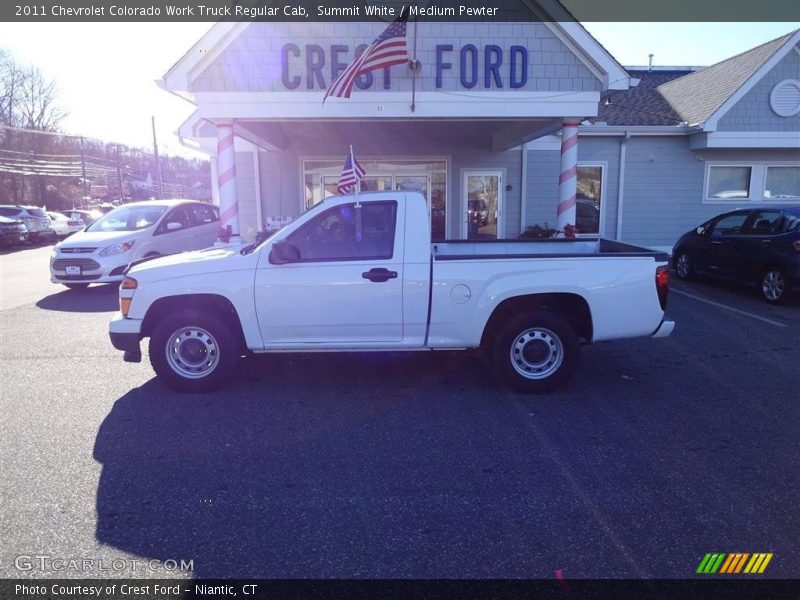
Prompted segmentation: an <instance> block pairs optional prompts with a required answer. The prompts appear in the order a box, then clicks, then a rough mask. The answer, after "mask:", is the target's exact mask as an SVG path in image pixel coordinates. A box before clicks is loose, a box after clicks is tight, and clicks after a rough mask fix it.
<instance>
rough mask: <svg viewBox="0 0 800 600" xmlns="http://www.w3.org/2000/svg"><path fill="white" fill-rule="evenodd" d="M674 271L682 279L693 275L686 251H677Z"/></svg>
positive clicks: (692, 268)
mask: <svg viewBox="0 0 800 600" xmlns="http://www.w3.org/2000/svg"><path fill="white" fill-rule="evenodd" d="M675 273H676V275H677V276H678V277H679V278H680V279H683V280H684V281H685V280H688V279H691V278H692V275H694V267H693V266H692V262H691V260H690V259H689V255H688V254H686V252H678V254H677V255H676V256H675Z"/></svg>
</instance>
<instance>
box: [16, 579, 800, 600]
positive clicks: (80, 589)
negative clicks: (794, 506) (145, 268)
mask: <svg viewBox="0 0 800 600" xmlns="http://www.w3.org/2000/svg"><path fill="white" fill-rule="evenodd" d="M798 597H800V582H799V581H798V580H785V579H783V580H781V579H755V578H747V579H745V578H736V579H733V578H731V579H722V578H720V579H716V578H712V579H705V578H702V577H698V578H697V579H657V580H633V579H599V580H598V579H576V580H555V579H553V580H463V579H459V580H456V579H439V580H413V579H389V580H380V579H370V580H363V579H361V580H359V579H334V580H315V579H289V580H279V579H259V580H251V581H248V580H238V579H237V580H232V579H231V580H228V579H218V580H153V579H135V580H131V579H97V580H91V579H88V580H87V579H83V580H81V579H59V580H56V579H24V580H19V579H17V580H9V579H6V580H0V598H2V599H3V600H12V599H13V600H56V599H57V600H88V599H89V598H98V599H100V600H184V599H186V600H201V599H211V598H215V599H218V598H231V599H233V598H238V599H239V600H242V599H244V600H249V599H253V600H267V599H269V600H382V599H389V600H394V599H397V600H401V599H402V600H423V599H424V600H433V599H437V600H438V599H442V600H486V599H492V600H523V599H524V600H532V599H535V598H553V599H557V600H594V599H598V600H600V599H607V598H614V599H617V600H628V599H631V600H633V599H636V600H662V599H663V600H683V599H687V600H688V599H692V600H701V599H705V598H709V599H711V598H713V599H715V600H716V599H721V598H724V599H726V600H740V599H741V600H766V599H769V600H797V598H798Z"/></svg>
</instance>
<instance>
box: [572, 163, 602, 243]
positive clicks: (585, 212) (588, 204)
mask: <svg viewBox="0 0 800 600" xmlns="http://www.w3.org/2000/svg"><path fill="white" fill-rule="evenodd" d="M602 196H603V167H602V165H578V183H577V193H576V196H575V227H577V228H578V233H579V234H591V235H599V234H600V203H601V199H602Z"/></svg>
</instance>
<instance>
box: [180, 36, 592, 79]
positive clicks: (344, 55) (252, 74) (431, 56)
mask: <svg viewBox="0 0 800 600" xmlns="http://www.w3.org/2000/svg"><path fill="white" fill-rule="evenodd" d="M385 27H386V24H384V23H380V22H354V23H319V22H315V23H269V22H254V23H251V24H249V25H248V27H247V28H246V29H244V31H242V33H241V34H240V35H239V36H238V37H237V38H236V39H235V40H233V41H232V42H231V44H230V45H229V46H228V47H227V48H226V49H225V50H224V51H223V52H222V54H221V55H220V56H219V57H217V59H216V60H215V61H214V62H213V63H212V64H211V65H209V66H208V67H207V68H206V69H205V71H203V73H201V74H200V76H199V77H198V78H197V79H195V81H194V82H193V83H192V86H191V88H192V91H195V92H282V91H288V90H287V89H286V87H285V86H284V84H283V81H282V66H281V48H282V47H283V46H284V44H286V43H293V44H296V45H297V46H298V48H299V50H300V56H298V57H295V56H291V57H290V59H289V65H290V69H291V75H292V76H294V75H299V76H301V82H300V85H299V87H297V88H296V91H308V90H309V89H321V86H320V85H319V82H317V81H312V82H311V84H312V86H313V87H312V88H309V83H310V82H309V79H308V78H307V77H306V46H307V45H317V46H320V47H321V48H322V49H323V50H324V55H325V64H324V66H323V68H322V71H321V73H322V75H323V80H324V81H323V83H324V86H325V87H327V86H328V85H330V83H331V81H332V79H333V75H332V68H331V63H332V59H331V46H336V45H346V46H348V47H349V50H348V51H346V52H344V51H343V52H341V53H340V54H338V61H339V62H340V63H344V65H346V64H348V63H350V62H351V61H352V60H353V59H354V57H355V49H356V47H357V46H359V45H360V44H370V43H371V42H372V41H373V40H374V39H375V37H376V36H377V35H379V34H380V32H381V31H382V30H383V29H384V28H385ZM412 27H413V26H412ZM417 27H418V34H417V36H418V39H417V56H418V58H419V60H420V62H421V64H422V67H421V71H420V72H419V73H418V76H417V90H419V91H436V90H437V89H440V90H443V91H454V90H461V91H463V90H464V87H462V85H461V83H460V69H459V61H460V49H461V47H462V46H463V45H464V44H474V45H475V46H476V47H477V49H478V52H479V60H478V62H479V64H480V65H481V68H479V69H478V82H477V84H476V85H475V87H474V88H473V90H475V91H480V90H483V89H485V88H484V73H483V68H482V65H483V57H484V47H485V46H486V45H490V44H496V45H498V46H500V47H501V48H502V49H503V53H504V54H503V62H502V64H501V66H500V74H501V79H502V83H503V87H502V91H505V92H508V93H514V92H520V91H528V92H530V91H552V90H560V91H600V90H601V89H602V82H601V81H600V80H599V79H598V78H597V77H595V76H594V75H593V74H592V72H591V71H589V69H587V68H586V66H585V65H584V64H583V63H581V62H580V61H579V60H578V59H577V58H576V57H575V55H574V54H572V52H571V51H570V50H569V49H568V48H567V47H566V46H565V45H564V44H563V43H562V42H561V41H560V40H558V39H557V38H556V37H555V36H554V35H553V33H552V32H551V31H550V30H549V29H548V28H547V26H545V25H543V24H542V23H444V22H442V23H439V22H426V21H421V22H419V23H418V24H417ZM409 36H410V34H409ZM409 44H410V42H409ZM438 44H450V45H452V46H453V51H452V52H448V53H446V54H444V55H443V57H444V62H449V63H451V64H452V68H450V69H443V70H442V87H441V88H436V46H437V45H438ZM512 45H520V46H524V47H526V48H527V49H528V78H527V84H526V85H525V86H523V87H520V88H511V87H510V85H509V63H510V59H509V55H508V53H509V49H510V47H511V46H512ZM409 49H410V48H409ZM315 58H316V55H315ZM470 64H471V63H470ZM373 77H374V80H373V83H372V86H371V87H369V88H367V89H365V90H361V89H359V88H356V91H355V93H362V92H370V91H384V79H383V72H382V71H380V72H375V73H374V74H373ZM411 79H412V78H411V74H410V73H409V71H408V69H406V68H405V67H399V66H398V67H393V68H392V69H391V78H390V90H391V91H405V90H408V91H410V90H411ZM494 85H495V83H494V82H492V86H494ZM492 89H497V88H495V87H492Z"/></svg>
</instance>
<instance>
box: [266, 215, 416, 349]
mask: <svg viewBox="0 0 800 600" xmlns="http://www.w3.org/2000/svg"><path fill="white" fill-rule="evenodd" d="M404 227H405V206H404V205H403V204H398V203H397V202H394V201H372V202H362V203H361V205H360V207H357V206H356V204H355V203H352V202H351V203H347V204H339V205H336V206H332V207H331V208H329V209H328V210H325V211H323V212H321V213H320V214H318V215H317V216H316V217H314V218H313V219H311V220H309V221H308V222H306V223H304V224H303V225H301V226H300V227H299V228H298V229H297V230H295V231H293V232H292V233H291V234H290V235H289V236H288V237H287V238H285V240H284V242H283V243H285V244H289V245H291V247H290V250H291V254H292V258H291V260H290V261H289V262H285V263H283V264H273V262H270V260H268V259H267V256H262V258H261V260H260V261H259V268H258V269H257V272H256V281H255V304H256V311H257V314H258V321H259V327H260V329H261V335H262V337H263V339H264V343H265V344H266V346H267V347H270V346H285V345H287V344H288V345H292V344H359V345H369V344H370V343H373V342H374V343H385V342H399V341H401V340H402V338H403V243H404V240H403V235H402V232H403V231H404ZM397 232H399V233H397Z"/></svg>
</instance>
